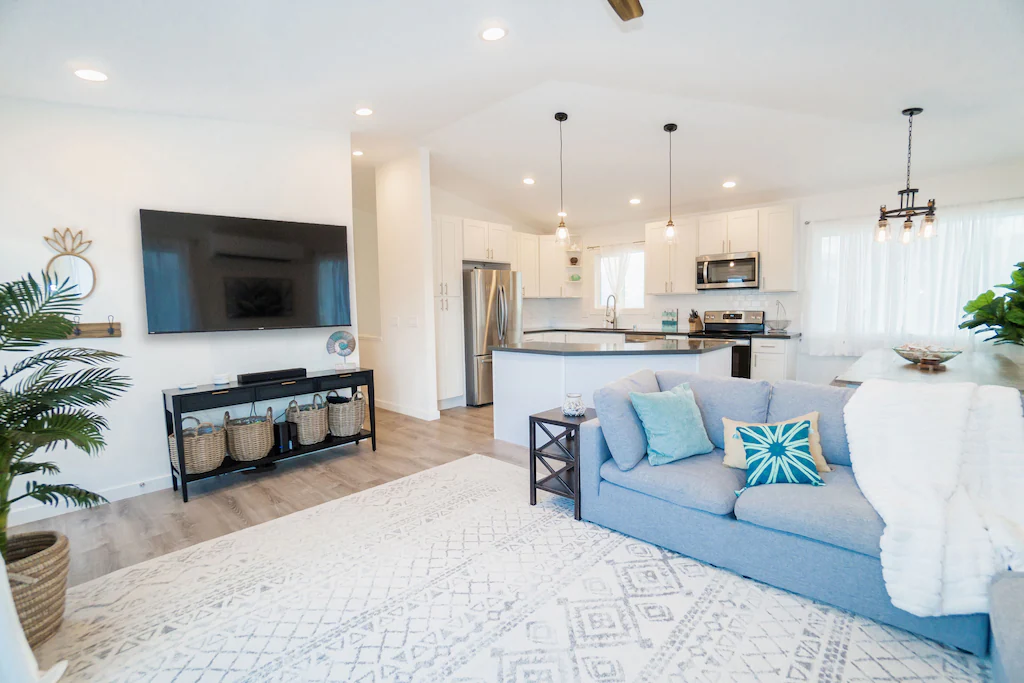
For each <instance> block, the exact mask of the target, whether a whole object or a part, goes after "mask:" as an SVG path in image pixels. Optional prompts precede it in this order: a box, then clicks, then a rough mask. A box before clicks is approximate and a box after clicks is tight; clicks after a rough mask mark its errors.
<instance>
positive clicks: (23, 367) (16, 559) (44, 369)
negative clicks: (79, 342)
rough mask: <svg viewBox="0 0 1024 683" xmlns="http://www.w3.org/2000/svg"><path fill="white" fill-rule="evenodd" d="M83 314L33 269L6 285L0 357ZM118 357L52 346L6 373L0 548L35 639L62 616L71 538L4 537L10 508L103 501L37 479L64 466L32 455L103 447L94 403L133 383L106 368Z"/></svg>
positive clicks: (63, 331) (64, 334)
mask: <svg viewBox="0 0 1024 683" xmlns="http://www.w3.org/2000/svg"><path fill="white" fill-rule="evenodd" d="M78 312H79V303H78V296H77V294H76V293H75V291H74V288H73V287H71V286H69V285H68V283H67V282H64V283H58V282H55V281H53V280H51V279H50V277H49V276H47V275H45V274H44V275H43V277H42V279H41V281H37V280H36V279H35V278H33V277H32V276H31V275H29V276H26V277H25V278H23V279H21V280H15V281H13V282H5V283H2V284H0V356H3V357H7V356H10V355H11V354H12V353H15V354H19V353H27V352H31V351H34V350H36V349H39V348H40V347H42V346H45V345H46V344H47V342H49V341H56V340H60V339H67V338H68V337H69V336H70V335H71V333H72V331H73V330H74V327H75V326H74V323H73V322H71V317H72V316H75V315H77V314H78ZM120 357H121V356H120V354H117V353H113V352H111V351H103V350H100V349H83V348H73V347H68V346H54V347H52V348H48V349H45V350H40V351H38V352H36V353H32V354H31V355H25V356H23V357H21V358H19V359H18V360H17V362H15V363H14V364H13V365H11V366H9V367H8V366H5V367H4V368H3V374H2V375H0V555H2V556H3V558H4V561H5V563H6V568H7V573H8V577H9V580H10V584H11V593H12V594H13V596H14V604H15V607H16V608H17V610H18V617H19V619H20V620H21V623H22V627H23V628H24V630H25V635H26V637H27V638H28V641H29V644H31V645H32V646H35V645H38V644H39V643H41V642H43V641H45V640H46V639H47V638H49V637H50V636H52V635H53V634H54V633H55V632H56V631H57V628H58V627H59V626H60V622H61V619H62V618H63V615H64V597H65V591H66V588H67V573H68V563H69V557H68V541H67V538H66V537H64V536H63V535H62V534H59V533H55V532H43V533H28V534H16V535H13V536H11V537H10V538H8V536H7V520H8V516H9V514H10V511H11V506H12V505H13V504H14V503H16V502H17V501H19V500H22V499H26V498H28V499H34V500H37V501H39V502H41V503H44V504H46V505H57V504H59V503H60V502H62V501H63V502H65V503H67V504H68V505H69V506H72V505H74V506H80V507H91V506H93V505H97V504H99V503H103V502H105V499H104V498H103V497H102V496H100V495H97V494H95V493H90V492H89V491H86V490H84V489H82V488H79V487H78V486H75V485H74V484H58V483H50V482H49V481H38V480H36V479H35V477H36V476H39V475H55V474H59V473H60V469H59V468H58V467H57V465H55V464H54V463H52V462H44V461H41V460H38V459H35V458H34V457H33V456H35V455H36V454H37V453H39V452H40V451H43V452H47V451H50V450H53V449H54V448H56V447H58V446H71V447H74V448H78V449H80V450H82V451H85V452H86V453H87V454H89V455H96V454H97V453H99V452H100V451H101V450H102V449H103V447H104V445H105V441H104V438H103V432H104V431H105V430H106V429H107V421H106V419H104V418H103V417H102V416H101V415H98V414H97V413H95V412H93V411H92V410H91V408H93V407H96V406H102V405H106V404H107V403H109V402H110V401H111V400H113V399H114V398H115V397H117V396H118V395H120V394H121V393H123V392H124V391H125V390H126V389H127V388H128V387H129V386H131V385H130V384H129V380H128V378H127V377H124V376H122V375H119V374H117V369H116V368H113V367H109V365H108V364H109V363H111V362H112V361H114V360H115V359H117V358H120ZM17 477H23V481H24V482H25V490H24V493H20V492H16V491H12V487H13V485H14V483H15V481H14V480H15V478H17Z"/></svg>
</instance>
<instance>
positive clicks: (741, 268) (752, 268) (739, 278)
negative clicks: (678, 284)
mask: <svg viewBox="0 0 1024 683" xmlns="http://www.w3.org/2000/svg"><path fill="white" fill-rule="evenodd" d="M760 277H761V273H760V263H759V259H758V253H757V252H756V251H744V252H739V253H735V254H713V255H711V256H698V257H697V289H757V286H758V283H759V282H760Z"/></svg>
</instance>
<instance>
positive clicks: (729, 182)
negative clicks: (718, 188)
mask: <svg viewBox="0 0 1024 683" xmlns="http://www.w3.org/2000/svg"><path fill="white" fill-rule="evenodd" d="M722 187H736V181H735V180H726V181H725V182H724V183H722Z"/></svg>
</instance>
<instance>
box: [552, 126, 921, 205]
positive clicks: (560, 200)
mask: <svg viewBox="0 0 1024 683" xmlns="http://www.w3.org/2000/svg"><path fill="white" fill-rule="evenodd" d="M911 120H913V119H911ZM907 182H908V183H909V182H910V181H909V180H908V181H907ZM908 187H909V185H908ZM558 213H559V218H561V217H562V216H561V214H563V213H565V187H564V185H563V184H562V122H561V121H559V122H558Z"/></svg>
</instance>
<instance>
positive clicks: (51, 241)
mask: <svg viewBox="0 0 1024 683" xmlns="http://www.w3.org/2000/svg"><path fill="white" fill-rule="evenodd" d="M43 239H44V240H45V241H46V243H47V244H48V245H50V247H52V248H53V250H54V251H56V252H57V255H56V256H54V257H53V258H51V259H50V261H49V262H48V263H47V264H46V272H47V273H48V274H49V275H50V277H51V278H52V279H53V280H54V282H56V283H57V284H58V285H59V284H60V283H61V282H64V281H65V280H67V281H68V282H69V283H70V284H72V285H75V286H76V287H77V288H78V296H79V298H81V299H84V298H86V297H87V296H89V295H90V294H92V292H93V290H94V289H95V288H96V271H95V270H94V269H93V267H92V264H91V263H90V262H89V259H87V258H85V257H84V256H82V254H84V253H85V252H86V250H88V249H89V247H90V246H92V240H86V239H84V237H83V235H82V231H81V230H79V231H78V232H71V228H64V231H63V232H62V231H61V230H60V229H59V228H54V229H53V236H52V237H44V238H43Z"/></svg>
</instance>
